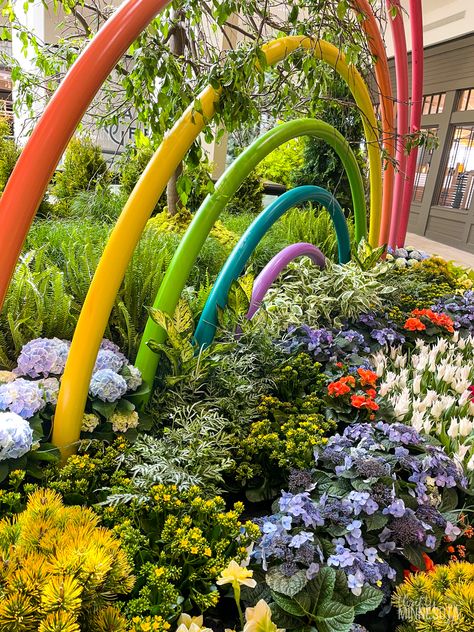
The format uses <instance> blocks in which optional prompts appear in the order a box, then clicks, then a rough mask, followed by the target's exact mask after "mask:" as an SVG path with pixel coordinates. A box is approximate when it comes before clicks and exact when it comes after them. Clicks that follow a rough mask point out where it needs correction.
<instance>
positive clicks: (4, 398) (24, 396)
mask: <svg viewBox="0 0 474 632" xmlns="http://www.w3.org/2000/svg"><path fill="white" fill-rule="evenodd" d="M45 405H46V402H45V400H44V399H43V393H42V391H41V389H40V387H39V386H38V384H37V383H36V382H29V381H28V380H24V379H23V378H19V379H17V380H15V381H14V382H9V383H8V384H1V385H0V410H9V411H10V412H13V413H16V414H17V415H20V417H23V418H24V419H30V417H33V415H35V414H36V413H37V412H38V411H40V410H41V409H42V408H44V407H45Z"/></svg>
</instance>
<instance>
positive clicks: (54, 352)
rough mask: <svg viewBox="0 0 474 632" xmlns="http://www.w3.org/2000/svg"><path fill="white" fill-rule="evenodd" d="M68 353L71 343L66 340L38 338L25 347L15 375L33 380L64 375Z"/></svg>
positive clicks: (19, 358) (19, 357)
mask: <svg viewBox="0 0 474 632" xmlns="http://www.w3.org/2000/svg"><path fill="white" fill-rule="evenodd" d="M68 353H69V343H68V342H65V341H64V340H59V338H36V339H35V340H31V342H28V343H27V344H26V345H24V346H23V348H22V350H21V352H20V355H19V356H18V361H17V364H18V366H17V368H16V369H15V373H17V375H22V376H28V377H33V378H35V377H40V376H43V377H48V376H49V375H62V373H63V371H64V367H65V365H66V360H67V356H68Z"/></svg>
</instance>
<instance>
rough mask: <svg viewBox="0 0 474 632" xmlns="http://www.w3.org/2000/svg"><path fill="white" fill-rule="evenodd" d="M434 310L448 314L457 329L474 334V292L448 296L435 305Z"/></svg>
mask: <svg viewBox="0 0 474 632" xmlns="http://www.w3.org/2000/svg"><path fill="white" fill-rule="evenodd" d="M432 310H433V311H434V312H438V313H443V314H447V315H448V316H449V317H450V318H451V319H452V321H453V323H454V328H455V329H466V330H467V331H468V333H473V332H474V290H469V291H468V292H464V294H455V295H453V296H446V297H444V298H442V299H440V300H439V301H438V302H437V303H436V305H433V307H432Z"/></svg>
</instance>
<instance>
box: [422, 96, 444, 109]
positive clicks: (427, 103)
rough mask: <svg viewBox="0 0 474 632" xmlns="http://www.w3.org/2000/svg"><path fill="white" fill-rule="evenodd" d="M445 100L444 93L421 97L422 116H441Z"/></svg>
mask: <svg viewBox="0 0 474 632" xmlns="http://www.w3.org/2000/svg"><path fill="white" fill-rule="evenodd" d="M445 99H446V92H440V93H438V94H426V95H425V96H424V97H423V114H441V112H442V111H443V109H444V101H445Z"/></svg>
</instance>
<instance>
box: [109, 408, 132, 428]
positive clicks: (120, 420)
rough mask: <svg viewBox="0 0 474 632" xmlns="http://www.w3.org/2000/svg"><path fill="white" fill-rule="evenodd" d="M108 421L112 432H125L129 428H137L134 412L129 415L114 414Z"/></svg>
mask: <svg viewBox="0 0 474 632" xmlns="http://www.w3.org/2000/svg"><path fill="white" fill-rule="evenodd" d="M109 421H110V422H111V423H112V430H113V431H114V432H127V430H130V428H136V427H137V426H138V422H139V419H138V413H137V412H136V411H135V410H134V411H132V412H130V413H119V412H115V413H114V414H113V415H112V416H111V417H110V418H109Z"/></svg>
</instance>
